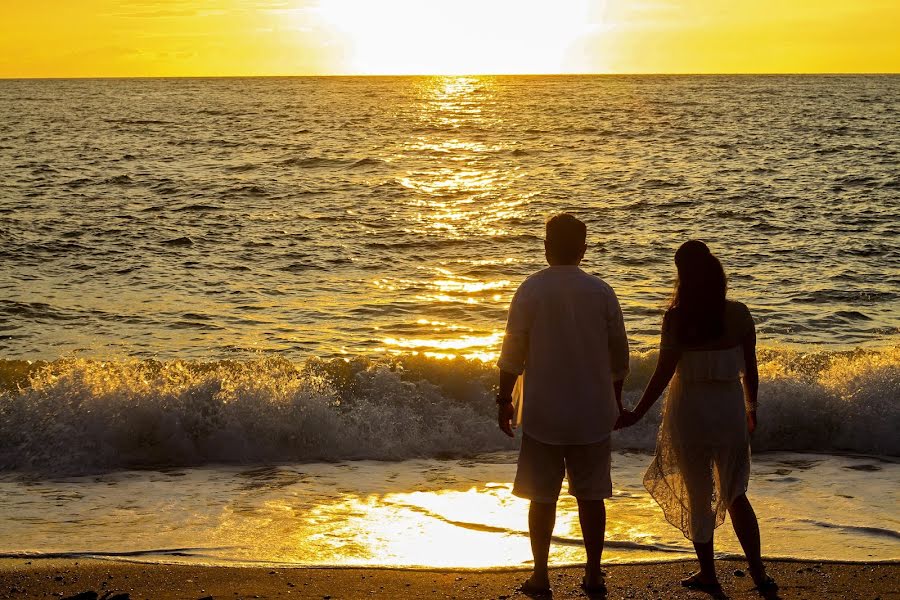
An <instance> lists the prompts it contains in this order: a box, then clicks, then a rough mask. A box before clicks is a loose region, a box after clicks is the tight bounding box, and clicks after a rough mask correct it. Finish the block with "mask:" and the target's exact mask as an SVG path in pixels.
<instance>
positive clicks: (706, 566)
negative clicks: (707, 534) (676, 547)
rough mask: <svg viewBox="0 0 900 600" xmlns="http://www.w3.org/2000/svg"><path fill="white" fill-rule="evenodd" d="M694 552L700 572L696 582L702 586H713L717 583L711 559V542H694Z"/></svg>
mask: <svg viewBox="0 0 900 600" xmlns="http://www.w3.org/2000/svg"><path fill="white" fill-rule="evenodd" d="M694 551H695V552H696V553H697V560H698V561H699V562H700V572H699V573H698V574H697V575H698V577H697V579H698V582H699V583H702V584H714V583H716V582H717V581H718V577H717V576H716V563H715V560H714V559H713V541H712V539H710V540H709V541H708V542H694Z"/></svg>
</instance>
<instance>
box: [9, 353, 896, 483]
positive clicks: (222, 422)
mask: <svg viewBox="0 0 900 600" xmlns="http://www.w3.org/2000/svg"><path fill="white" fill-rule="evenodd" d="M655 362H656V354H655V353H653V352H651V353H645V354H637V355H635V356H634V357H633V359H632V371H631V375H630V377H629V380H628V381H627V384H626V385H627V390H626V404H629V403H630V404H633V403H635V402H636V401H637V399H638V397H639V395H640V391H641V389H642V388H643V386H644V385H645V384H646V382H647V380H648V379H649V377H650V375H651V373H652V371H653V367H654V365H655ZM760 375H761V386H760V409H759V410H760V428H759V430H758V431H757V433H756V435H755V436H754V440H753V446H754V449H755V450H757V451H759V450H796V451H820V452H860V453H870V454H883V455H890V456H898V455H900V439H898V438H897V436H896V431H897V429H898V426H900V407H898V404H897V395H898V390H900V348H897V347H893V348H887V349H879V350H856V351H852V352H824V351H823V352H813V353H803V352H798V351H791V350H785V349H763V350H761V351H760ZM493 380H494V372H493V368H492V366H490V365H485V364H483V363H479V362H477V361H466V360H463V359H458V360H452V361H446V360H435V359H426V358H423V357H405V358H402V359H394V360H390V361H387V360H385V361H378V360H372V359H367V358H361V357H360V358H355V359H351V360H342V359H334V360H320V359H310V360H307V361H306V362H305V363H302V364H300V363H294V362H291V361H289V360H286V359H283V358H275V357H266V356H264V357H259V358H255V359H251V360H244V361H214V362H203V361H187V360H172V361H159V360H138V359H119V360H108V361H104V360H93V359H84V358H69V359H59V360H56V361H52V362H36V363H31V362H27V361H12V360H0V468H3V469H15V470H29V471H42V472H44V471H49V472H54V473H84V472H91V471H97V470H107V469H122V468H140V467H162V466H166V467H167V466H188V465H201V464H207V463H245V464H252V463H261V462H316V461H336V460H353V459H374V460H402V459H409V458H417V457H448V458H449V457H466V456H474V455H477V454H480V453H484V452H490V451H498V450H509V449H513V448H514V443H513V442H510V441H508V440H506V438H504V436H502V435H501V434H500V433H499V432H498V431H497V430H496V424H495V413H494V403H493V401H492V399H491V392H490V389H491V384H492V383H493ZM661 405H662V402H658V403H657V405H656V407H655V408H654V410H653V411H651V413H650V414H648V416H647V417H646V418H645V419H644V421H643V422H641V423H639V424H638V425H636V426H635V427H632V428H630V429H627V430H624V431H621V432H618V433H616V435H615V437H614V443H615V445H616V446H617V447H619V448H623V447H624V448H634V449H639V450H652V449H653V446H654V444H655V439H656V430H657V427H658V424H659V415H660V406H661Z"/></svg>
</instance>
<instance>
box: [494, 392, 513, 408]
mask: <svg viewBox="0 0 900 600" xmlns="http://www.w3.org/2000/svg"><path fill="white" fill-rule="evenodd" d="M504 404H512V396H504V395H503V394H500V393H498V394H497V405H498V406H502V405H504Z"/></svg>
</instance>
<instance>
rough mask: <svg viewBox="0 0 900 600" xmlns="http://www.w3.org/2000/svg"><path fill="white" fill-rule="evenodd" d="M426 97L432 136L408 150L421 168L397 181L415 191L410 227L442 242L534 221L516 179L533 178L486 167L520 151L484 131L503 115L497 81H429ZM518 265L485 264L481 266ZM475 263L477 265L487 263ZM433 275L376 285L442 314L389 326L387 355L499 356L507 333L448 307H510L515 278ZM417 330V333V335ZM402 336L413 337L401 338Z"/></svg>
mask: <svg viewBox="0 0 900 600" xmlns="http://www.w3.org/2000/svg"><path fill="white" fill-rule="evenodd" d="M416 93H417V94H418V96H419V99H420V100H419V103H418V106H419V112H418V114H417V115H416V117H415V118H417V119H418V120H419V122H420V123H421V127H422V131H423V134H422V135H420V136H417V137H416V138H414V139H412V140H410V141H409V142H408V143H407V144H406V145H405V146H404V148H403V149H402V150H401V153H402V154H403V156H404V158H406V159H410V160H411V161H412V162H413V163H414V164H415V165H416V168H414V169H411V170H409V171H407V172H405V173H403V174H402V175H400V176H398V178H397V180H396V181H397V183H399V184H400V185H402V186H403V187H404V188H406V189H407V190H409V191H410V192H411V194H410V195H409V197H408V199H407V200H406V203H407V206H408V207H409V208H410V209H411V211H412V214H413V216H412V218H411V220H410V223H409V224H408V226H407V227H406V229H405V230H404V231H406V232H407V233H410V234H413V235H416V236H422V237H423V238H424V239H435V237H437V239H440V240H458V239H472V238H473V237H474V238H482V239H485V238H491V239H492V238H494V237H497V236H503V235H506V234H508V233H509V231H508V226H507V225H506V223H508V222H509V221H510V220H512V219H517V218H524V216H525V214H526V205H527V203H528V200H529V198H530V196H526V197H523V196H522V195H521V194H514V193H513V192H512V191H511V190H512V187H513V183H514V182H515V181H516V180H518V179H519V178H521V177H523V176H524V173H523V172H522V171H521V170H520V169H519V167H518V166H517V165H515V164H511V165H510V168H508V169H501V168H497V167H496V165H495V166H493V167H491V168H488V167H486V166H485V165H484V162H485V161H484V157H485V155H487V154H496V153H499V152H504V151H508V150H510V148H507V147H505V146H504V145H503V144H501V143H486V142H485V141H484V140H482V139H480V137H479V133H478V132H479V131H481V130H483V129H484V127H485V126H487V125H488V123H489V122H490V120H491V119H493V118H495V117H494V116H493V115H494V112H495V111H493V110H492V107H493V105H494V104H495V103H496V101H497V99H496V94H497V89H496V86H495V82H494V80H493V78H490V77H475V76H459V77H452V76H446V77H430V78H423V79H422V80H421V83H420V84H419V85H418V87H417V88H416ZM510 260H511V259H510ZM453 262H458V261H453ZM508 262H509V261H499V262H498V261H496V260H495V261H488V262H485V261H481V266H486V265H488V264H497V265H500V264H508ZM468 263H469V264H468V266H469V267H473V266H475V265H476V264H477V263H478V261H477V259H476V260H474V261H472V260H470V261H468ZM423 269H424V270H425V271H426V272H427V273H428V275H427V276H426V277H424V278H422V279H418V280H414V279H391V278H381V279H377V280H375V281H374V282H373V284H374V285H375V286H376V287H378V288H380V289H384V290H389V291H392V292H398V291H400V292H405V293H407V294H409V296H410V297H412V298H414V299H415V300H416V301H417V302H419V303H422V304H424V305H425V306H431V307H433V310H432V311H428V309H426V311H425V312H424V314H419V315H416V317H417V319H416V320H415V321H413V323H405V324H396V325H394V326H393V329H394V330H395V331H393V332H392V331H390V330H391V329H392V328H391V327H386V328H385V329H387V330H388V333H393V335H387V336H386V337H384V338H383V339H382V340H381V343H382V344H383V345H384V348H381V350H384V351H386V352H389V353H392V354H404V353H406V354H422V355H425V356H430V357H434V358H457V357H460V356H462V357H466V358H471V359H478V360H482V361H491V360H494V359H496V356H497V351H498V349H499V346H500V342H501V341H502V337H503V336H502V332H501V331H499V330H495V329H491V330H484V329H478V330H476V329H473V328H472V327H469V326H466V325H465V324H464V323H461V322H448V320H447V318H446V316H447V315H446V313H445V312H444V308H445V307H450V306H461V307H476V306H478V307H480V306H481V305H486V306H489V307H492V308H496V307H497V306H498V305H503V304H505V303H506V302H508V300H509V297H510V295H511V293H512V290H511V287H512V285H513V284H512V282H511V281H510V280H509V279H505V278H500V277H498V278H484V277H473V276H467V275H463V274H458V273H454V272H453V271H451V270H450V269H448V268H447V265H446V262H442V263H439V264H437V265H435V264H429V265H427V266H423ZM504 308H505V306H504ZM499 312H501V311H498V327H501V326H502V323H501V322H500V321H502V315H500V314H499ZM464 320H465V318H464V317H463V321H464ZM412 325H415V326H416V327H413V328H412V329H413V330H412V331H409V329H410V327H411V326H412ZM400 332H402V333H403V335H398V333H400Z"/></svg>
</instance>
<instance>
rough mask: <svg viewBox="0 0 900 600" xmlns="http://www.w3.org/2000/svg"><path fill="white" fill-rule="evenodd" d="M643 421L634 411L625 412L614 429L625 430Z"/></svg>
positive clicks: (621, 414)
mask: <svg viewBox="0 0 900 600" xmlns="http://www.w3.org/2000/svg"><path fill="white" fill-rule="evenodd" d="M640 420H641V417H640V416H639V415H638V414H637V413H636V412H634V411H632V410H623V411H622V412H621V413H619V418H618V419H617V420H616V426H615V427H614V428H613V429H624V428H625V427H631V426H632V425H634V424H635V423H637V422H638V421H640Z"/></svg>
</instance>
